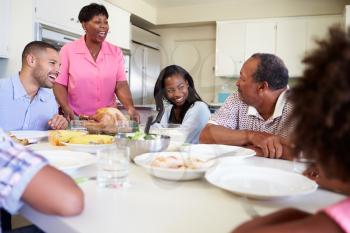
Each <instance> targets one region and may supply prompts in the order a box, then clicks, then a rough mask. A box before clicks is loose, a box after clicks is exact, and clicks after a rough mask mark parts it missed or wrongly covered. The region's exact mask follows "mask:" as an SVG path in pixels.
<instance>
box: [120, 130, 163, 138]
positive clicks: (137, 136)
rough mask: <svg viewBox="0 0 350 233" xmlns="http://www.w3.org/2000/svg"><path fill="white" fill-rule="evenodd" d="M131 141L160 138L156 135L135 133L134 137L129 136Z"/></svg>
mask: <svg viewBox="0 0 350 233" xmlns="http://www.w3.org/2000/svg"><path fill="white" fill-rule="evenodd" d="M127 138H128V139H129V140H153V139H156V138H158V135H155V134H145V133H143V132H140V131H138V132H135V133H134V134H133V135H129V136H127Z"/></svg>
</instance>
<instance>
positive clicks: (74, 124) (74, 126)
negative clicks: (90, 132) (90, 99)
mask: <svg viewBox="0 0 350 233" xmlns="http://www.w3.org/2000/svg"><path fill="white" fill-rule="evenodd" d="M69 127H70V129H71V130H77V131H86V130H87V129H86V127H85V121H82V120H71V121H70V122H69Z"/></svg>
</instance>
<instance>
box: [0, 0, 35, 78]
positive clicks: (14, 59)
mask: <svg viewBox="0 0 350 233" xmlns="http://www.w3.org/2000/svg"><path fill="white" fill-rule="evenodd" d="M10 4H11V5H10V8H11V10H10V11H11V12H10V38H9V41H10V42H9V43H10V44H9V58H8V59H0V77H1V78H3V77H6V76H9V75H12V74H14V73H16V72H18V71H19V70H20V68H21V64H22V59H21V55H22V51H23V49H24V46H25V45H26V44H27V43H29V42H30V41H32V40H34V23H33V19H34V10H33V1H23V0H11V2H10Z"/></svg>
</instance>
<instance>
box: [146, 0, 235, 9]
mask: <svg viewBox="0 0 350 233" xmlns="http://www.w3.org/2000/svg"><path fill="white" fill-rule="evenodd" d="M143 1H144V2H146V3H148V4H149V5H151V6H152V7H155V8H169V7H187V6H196V5H206V4H213V3H215V4H225V3H233V2H237V1H238V0H214V1H213V0H143Z"/></svg>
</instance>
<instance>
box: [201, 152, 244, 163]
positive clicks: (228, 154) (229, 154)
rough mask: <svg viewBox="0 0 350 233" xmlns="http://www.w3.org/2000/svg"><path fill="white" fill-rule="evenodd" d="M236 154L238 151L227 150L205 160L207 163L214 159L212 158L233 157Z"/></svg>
mask: <svg viewBox="0 0 350 233" xmlns="http://www.w3.org/2000/svg"><path fill="white" fill-rule="evenodd" d="M236 154H237V152H236V151H229V152H226V153H223V154H220V155H217V156H214V157H211V158H209V159H207V160H204V161H203V162H204V163H206V162H209V161H212V160H215V159H221V158H224V157H231V156H234V155H236Z"/></svg>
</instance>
